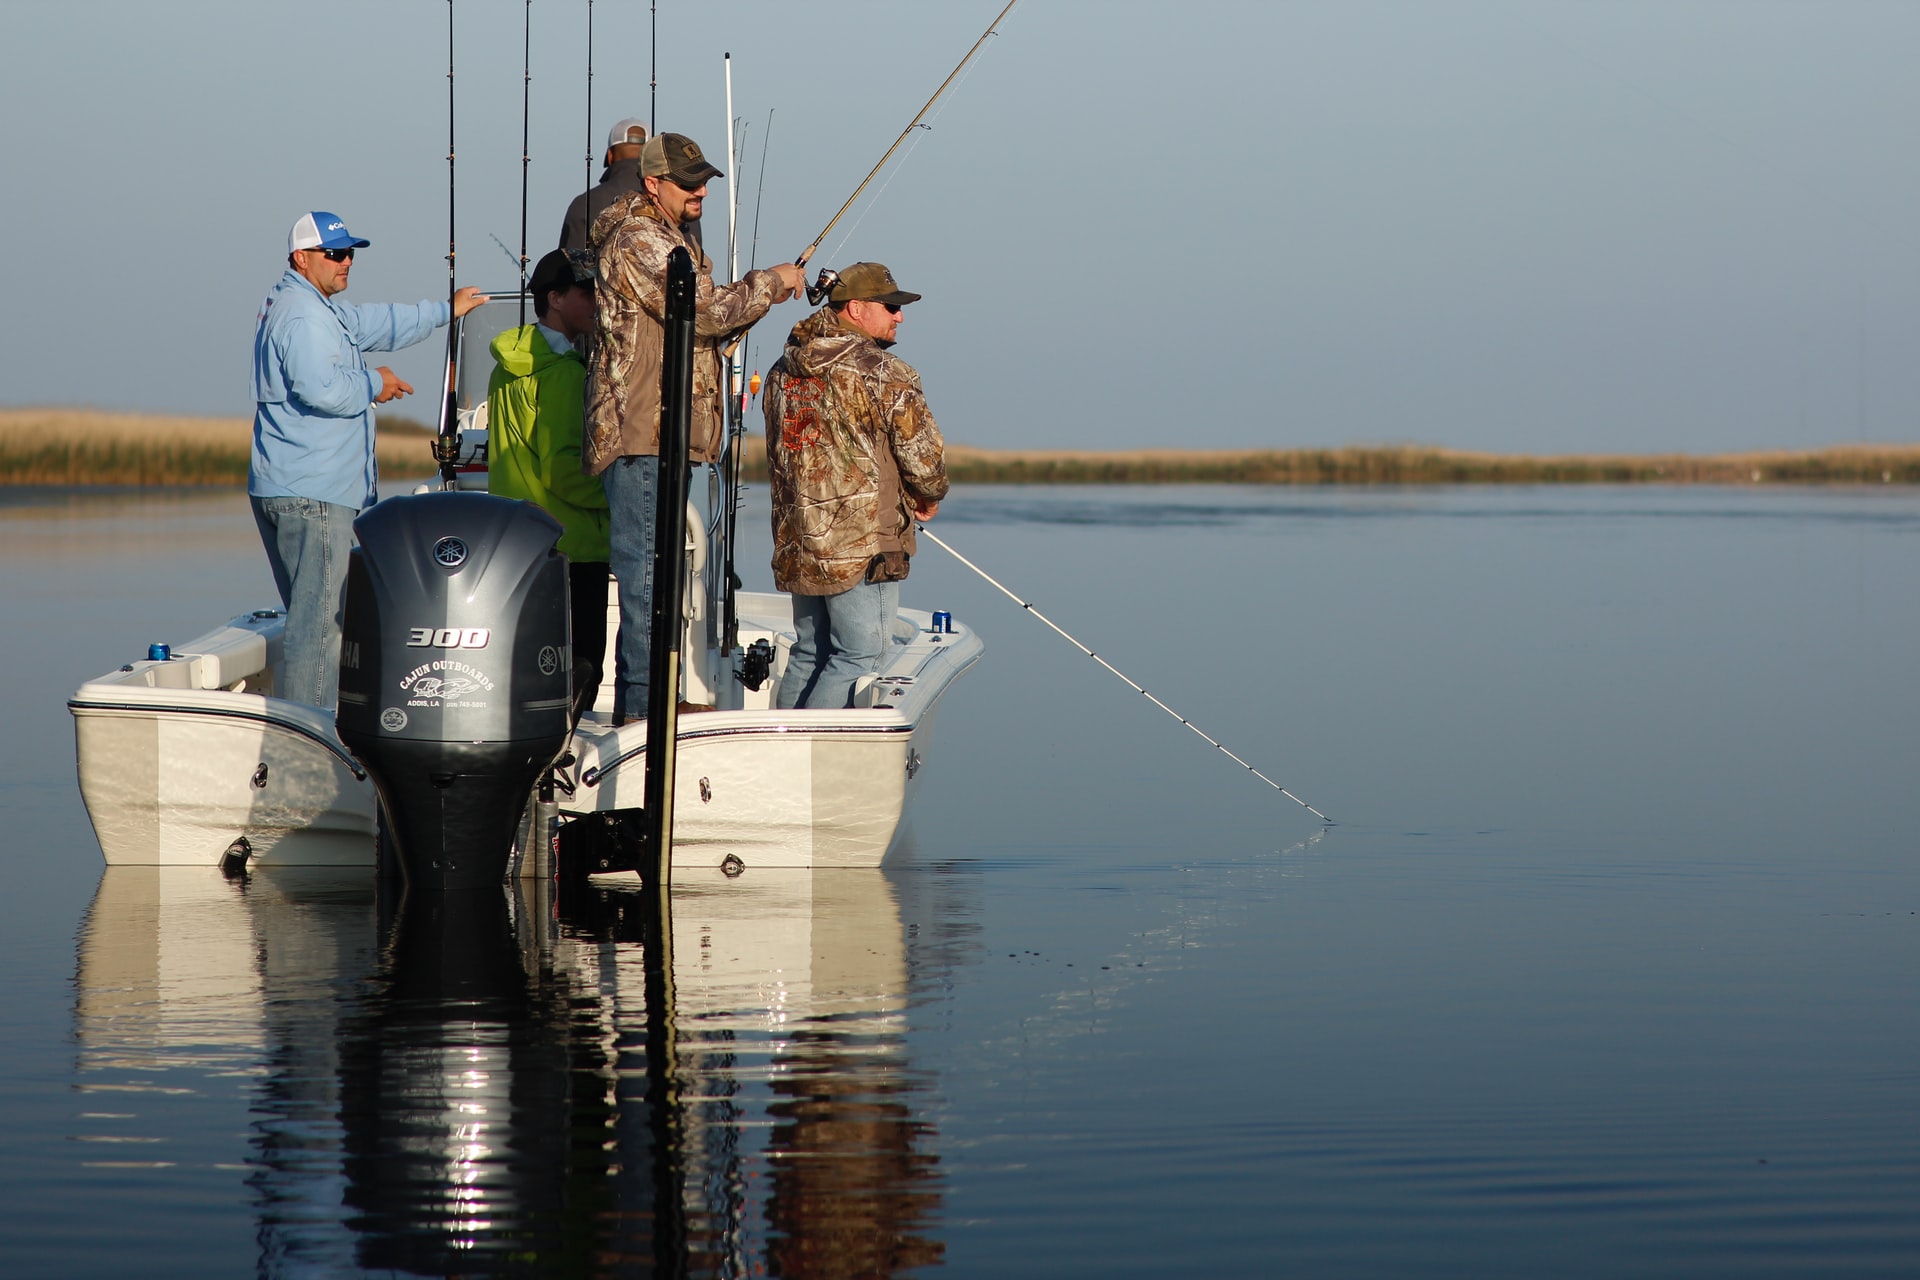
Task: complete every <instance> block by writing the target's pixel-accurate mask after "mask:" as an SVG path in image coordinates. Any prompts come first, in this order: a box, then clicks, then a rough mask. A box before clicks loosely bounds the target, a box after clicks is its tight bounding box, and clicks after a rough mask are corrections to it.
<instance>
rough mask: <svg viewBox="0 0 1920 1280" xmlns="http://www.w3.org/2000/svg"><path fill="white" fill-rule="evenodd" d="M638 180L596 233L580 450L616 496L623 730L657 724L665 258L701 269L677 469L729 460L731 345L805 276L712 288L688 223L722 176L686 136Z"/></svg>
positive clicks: (663, 149) (658, 152)
mask: <svg viewBox="0 0 1920 1280" xmlns="http://www.w3.org/2000/svg"><path fill="white" fill-rule="evenodd" d="M640 172H641V181H642V184H643V186H642V189H641V190H639V191H635V192H630V193H628V194H627V195H624V196H621V197H620V198H618V199H617V200H615V201H614V202H613V203H612V204H610V205H608V206H607V208H606V211H605V212H604V213H602V214H601V215H600V217H599V218H598V219H597V220H596V221H595V222H594V224H593V228H592V241H593V245H594V252H595V254H596V262H597V267H598V274H599V286H598V292H597V294H596V296H595V310H594V333H595V339H594V341H593V343H592V344H591V346H590V348H589V355H588V361H587V425H586V441H585V445H584V447H583V448H582V450H581V463H582V466H583V467H584V469H585V470H586V473H587V474H588V475H590V476H599V477H600V479H601V482H602V483H603V484H604V485H605V486H606V491H607V507H608V510H609V513H610V515H611V518H612V526H611V530H610V533H611V539H610V542H611V559H612V563H613V574H614V577H615V578H616V579H617V580H618V581H619V584H620V644H619V648H618V650H617V651H616V653H615V655H614V675H615V685H616V687H617V689H618V695H617V701H616V703H615V709H614V720H615V722H616V723H625V722H626V721H629V720H644V719H646V715H647V703H648V688H647V684H648V662H649V659H650V657H651V651H652V636H651V627H650V612H651V610H652V607H653V524H654V509H655V495H656V494H657V493H658V491H659V478H660V465H661V460H660V456H659V454H660V366H661V360H662V358H663V356H664V354H665V347H666V274H667V258H668V256H669V255H670V254H672V252H673V251H674V250H675V249H681V248H684V249H686V250H687V252H688V253H689V254H690V255H691V256H692V258H693V262H694V354H693V418H692V422H691V423H690V426H689V431H688V457H686V458H679V459H671V460H670V465H676V466H685V465H687V463H688V462H689V461H691V462H713V461H714V460H716V459H717V458H718V457H719V456H720V446H721V438H722V435H723V433H724V426H725V422H724V417H723V415H722V413H721V407H720V399H721V382H720V364H721V361H720V349H721V347H722V346H723V345H725V344H726V342H727V341H729V340H730V339H731V338H732V337H733V335H734V334H737V333H739V332H740V331H742V330H743V329H745V328H746V327H747V326H748V325H751V324H752V323H753V322H754V321H756V320H758V319H759V318H760V317H761V316H764V315H765V314H767V312H768V310H769V309H771V308H772V306H773V305H774V304H775V303H777V302H784V301H786V300H787V299H788V298H790V297H792V296H793V295H794V294H795V293H796V292H797V291H798V290H799V289H800V288H801V287H802V284H803V282H804V280H805V277H804V275H803V274H802V273H801V270H800V268H798V267H796V266H794V265H793V264H792V263H791V262H783V263H781V264H780V265H779V266H777V267H768V268H766V269H764V270H760V271H749V272H747V274H746V275H745V276H743V277H742V278H741V279H739V280H738V281H735V282H734V283H732V284H725V285H716V284H714V282H713V263H712V262H711V261H709V260H708V258H707V256H706V255H705V254H703V253H702V252H701V251H700V245H699V243H698V242H697V241H695V240H693V239H692V238H691V237H690V236H689V235H688V232H687V224H688V223H690V222H692V221H693V220H695V219H697V218H698V217H699V216H700V210H701V206H702V202H703V201H704V200H705V198H706V194H707V181H708V179H710V178H718V177H722V176H724V175H722V174H721V172H720V170H718V169H716V168H715V167H714V166H713V165H711V164H709V163H708V162H707V158H706V156H705V155H703V154H702V153H701V151H700V147H699V145H698V144H697V143H695V142H694V141H693V139H691V138H688V137H686V136H684V135H682V134H678V133H663V134H660V135H659V136H657V137H654V138H652V139H649V140H648V142H647V145H646V149H645V150H644V151H643V152H642V153H641V156H640Z"/></svg>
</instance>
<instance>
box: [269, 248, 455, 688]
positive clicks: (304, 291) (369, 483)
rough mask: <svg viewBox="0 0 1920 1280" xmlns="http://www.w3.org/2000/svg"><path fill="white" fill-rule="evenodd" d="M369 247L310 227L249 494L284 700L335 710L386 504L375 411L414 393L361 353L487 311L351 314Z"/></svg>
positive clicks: (290, 264) (279, 317) (274, 345)
mask: <svg viewBox="0 0 1920 1280" xmlns="http://www.w3.org/2000/svg"><path fill="white" fill-rule="evenodd" d="M367 244H368V242H367V241H365V240H361V239H358V238H357V237H355V236H354V235H353V233H352V232H350V231H348V230H347V228H346V224H345V223H344V222H342V221H341V220H340V219H339V218H337V217H335V216H334V215H333V214H331V213H323V212H319V211H315V212H313V213H307V214H302V215H301V216H300V219H299V221H297V222H295V223H294V224H293V229H292V230H291V231H289V232H288V233H287V271H286V274H285V275H283V276H281V277H280V283H278V284H276V285H275V286H274V287H273V291H272V292H271V293H269V294H268V295H267V299H266V301H265V302H264V303H262V304H261V306H260V327H259V329H258V330H257V331H256V332H255V334H254V339H253V398H254V401H255V411H254V416H253V460H252V465H251V466H250V467H249V469H248V474H247V494H248V496H249V497H250V498H251V499H252V502H253V519H254V523H255V524H256V525H258V526H259V529H260V540H261V542H262V543H264V544H265V545H266V549H267V560H268V562H269V563H270V564H271V565H272V566H273V581H274V585H275V586H277V587H278V588H279V589H280V602H281V603H282V604H283V605H285V606H286V610H287V627H286V638H285V642H284V647H283V649H282V662H281V683H280V684H279V685H278V686H276V689H275V692H276V693H277V694H278V695H279V696H280V697H283V698H289V699H292V700H293V701H296V702H307V703H312V704H313V705H314V706H317V707H324V708H326V709H328V710H332V708H333V705H334V701H335V698H336V696H337V694H338V692H339V688H340V608H341V596H342V594H343V592H344V590H345V587H346V581H347V556H348V553H349V552H350V550H351V549H352V546H353V518H354V517H355V516H356V515H358V514H359V513H360V511H361V510H362V509H363V508H365V507H370V506H372V505H373V503H374V502H375V501H376V500H377V495H376V494H375V492H374V488H375V484H376V481H377V480H378V478H379V477H378V474H377V472H376V470H375V466H374V458H373V406H374V405H376V404H385V403H387V401H389V400H393V399H397V398H398V397H400V396H404V395H408V394H411V393H412V391H413V388H412V387H410V386H408V385H407V384H406V383H405V382H402V381H401V380H400V379H399V378H398V377H397V376H395V374H394V372H393V370H391V369H389V368H387V367H386V366H384V365H382V366H380V367H377V368H372V369H369V368H368V367H367V364H366V361H365V360H364V359H362V358H361V353H362V352H365V351H398V350H400V349H401V348H402V347H409V346H412V345H413V344H414V343H416V342H419V341H420V340H421V339H423V338H425V337H427V336H428V335H429V334H431V333H432V332H433V331H434V330H435V329H437V328H439V327H440V326H441V325H443V324H446V323H447V321H448V320H449V319H450V318H451V317H453V316H463V315H465V314H466V313H467V312H469V311H471V310H473V309H474V308H475V307H477V306H479V305H480V304H481V303H483V302H485V301H486V300H487V299H486V296H485V295H483V294H481V293H480V292H479V291H478V290H477V289H474V288H471V287H468V288H463V289H460V290H457V291H456V292H455V293H454V295H453V302H452V304H451V305H449V304H448V303H445V302H431V301H429V302H417V303H414V304H412V305H411V306H408V305H387V304H376V305H368V306H356V305H354V304H353V303H351V302H341V301H339V300H338V298H337V296H336V295H338V294H339V293H340V292H341V291H342V290H344V289H345V288H346V287H347V275H348V273H349V272H350V271H352V269H353V254H354V250H356V249H364V248H366V247H367Z"/></svg>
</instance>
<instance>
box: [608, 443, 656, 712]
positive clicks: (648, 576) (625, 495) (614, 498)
mask: <svg viewBox="0 0 1920 1280" xmlns="http://www.w3.org/2000/svg"><path fill="white" fill-rule="evenodd" d="M600 483H601V485H602V486H603V487H604V488H605V489H606V491H607V507H608V514H609V515H610V516H611V517H612V520H611V524H612V527H611V528H610V530H609V531H608V534H609V542H610V547H609V552H608V555H607V561H608V563H609V564H610V565H612V566H613V576H614V577H615V578H617V579H618V580H619V583H620V643H619V646H618V647H617V648H616V649H615V650H614V654H613V678H614V704H613V706H614V714H615V716H616V717H618V718H624V719H626V720H629V721H632V720H645V719H646V718H647V680H648V671H649V664H650V663H651V662H652V661H653V533H654V529H653V526H654V521H655V520H656V519H658V517H659V507H660V459H658V458H648V457H643V456H641V455H639V454H628V455H626V456H625V457H620V458H615V459H614V460H613V465H612V466H610V467H608V468H607V469H606V470H605V471H604V472H602V473H601V475H600Z"/></svg>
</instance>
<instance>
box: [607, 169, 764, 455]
mask: <svg viewBox="0 0 1920 1280" xmlns="http://www.w3.org/2000/svg"><path fill="white" fill-rule="evenodd" d="M593 244H594V253H595V258H596V259H597V261H598V264H599V269H600V280H599V287H598V291H597V294H596V297H595V306H594V337H593V342H592V344H591V346H590V348H589V350H588V355H587V422H586V439H585V440H584V442H583V447H582V448H581V450H580V461H581V465H582V467H583V468H584V469H585V470H586V473H587V474H588V475H590V476H597V475H599V474H600V473H601V472H602V471H605V470H606V469H607V468H608V467H609V466H611V465H612V464H613V460H614V459H615V458H618V457H622V456H624V455H627V454H638V455H642V456H645V457H654V456H657V455H658V454H659V452H660V360H661V356H662V354H663V352H662V348H664V347H665V345H666V334H667V331H666V321H665V311H666V279H667V256H668V255H669V254H671V253H672V252H673V251H674V250H675V249H678V248H682V247H684V248H685V249H686V250H687V252H688V253H690V254H692V255H693V261H694V267H695V271H694V279H695V295H694V313H693V332H694V352H693V420H692V422H691V424H690V426H689V430H688V433H687V444H688V450H687V453H688V456H689V457H690V458H691V459H692V460H693V461H695V462H712V461H713V460H714V459H715V458H717V457H718V456H719V455H720V444H721V438H722V436H723V434H724V431H725V420H724V417H723V415H722V414H721V405H720V400H721V381H720V348H721V347H722V346H723V345H724V344H725V342H726V340H727V339H728V338H729V337H730V336H732V335H733V334H734V333H736V332H738V331H739V330H741V329H744V328H746V327H747V326H748V325H750V324H752V323H753V322H754V321H756V320H758V319H759V318H760V317H761V316H764V315H765V314H767V311H768V309H769V308H770V307H772V306H773V298H774V293H775V291H776V289H777V288H778V287H779V281H778V278H777V277H775V276H774V274H773V273H772V272H770V271H749V272H747V274H746V276H745V278H744V279H741V280H739V281H736V282H735V283H733V284H729V285H715V284H714V283H713V263H712V262H711V261H709V260H708V259H707V257H706V255H704V254H703V253H701V252H700V246H699V245H698V244H696V243H694V242H693V241H692V240H690V239H689V238H688V237H687V236H686V235H685V234H684V233H683V232H682V230H681V228H679V227H677V226H674V225H673V224H671V223H670V222H668V221H667V218H666V215H665V214H663V213H661V211H660V209H659V206H657V205H655V204H654V202H653V199H652V197H650V196H648V195H647V193H646V192H645V191H635V192H629V193H628V194H626V195H623V196H621V197H620V198H619V199H617V200H615V201H614V202H613V203H612V204H610V205H608V206H607V207H606V209H605V211H603V212H602V213H601V214H600V216H599V218H597V219H596V220H595V221H594V224H593Z"/></svg>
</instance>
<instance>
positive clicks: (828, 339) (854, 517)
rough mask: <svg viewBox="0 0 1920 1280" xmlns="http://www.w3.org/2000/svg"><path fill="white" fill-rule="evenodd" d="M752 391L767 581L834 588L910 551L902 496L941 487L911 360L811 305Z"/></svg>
mask: <svg viewBox="0 0 1920 1280" xmlns="http://www.w3.org/2000/svg"><path fill="white" fill-rule="evenodd" d="M762 395H763V396H764V404H765V408H766V413H767V469H768V473H769V476H770V479H771V481H772V483H771V485H770V486H769V487H770V489H771V491H772V495H773V581H774V585H775V586H777V587H779V588H780V590H782V591H790V592H792V593H794V594H795V595H803V596H831V595H838V594H839V593H840V592H842V591H845V590H847V589H848V588H849V587H853V586H857V585H858V584H859V583H860V582H861V581H863V580H864V579H865V577H866V574H867V566H868V565H869V564H870V563H871V562H872V561H873V559H874V557H875V556H878V555H880V554H882V553H883V552H889V551H902V552H905V553H906V554H907V555H909V556H911V555H912V554H913V551H914V536H913V500H914V499H918V500H919V501H921V502H938V501H940V499H942V498H944V497H946V496H947V469H946V464H945V462H944V461H943V458H942V455H943V452H944V448H945V446H944V445H943V443H942V441H941V439H940V428H939V427H938V426H937V425H935V423H934V421H933V414H932V413H931V412H930V411H929V410H928V408H927V398H926V396H925V395H923V394H922V393H921V391H920V375H919V374H917V373H915V372H914V371H913V366H912V365H909V364H908V363H907V362H906V361H904V360H902V359H900V358H899V357H898V356H895V355H890V354H888V352H887V351H885V350H884V349H883V348H882V347H881V346H880V344H879V343H877V342H875V341H874V340H873V339H872V338H869V337H868V336H867V335H866V334H864V333H860V332H858V331H856V330H853V329H850V328H848V327H847V326H845V325H843V324H842V323H841V322H840V317H839V316H838V315H836V314H835V313H834V312H833V311H832V310H830V309H825V308H823V309H821V310H819V311H816V312H814V313H813V314H812V315H810V316H808V317H807V318H806V319H805V320H802V321H801V322H800V323H799V324H797V325H795V326H794V327H793V332H792V333H791V334H789V335H788V337H787V348H786V351H785V353H784V354H783V355H782V356H781V357H780V360H779V362H778V363H777V364H775V365H774V366H773V368H772V370H771V371H769V373H768V374H767V384H766V386H765V388H764V389H763V390H762Z"/></svg>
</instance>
